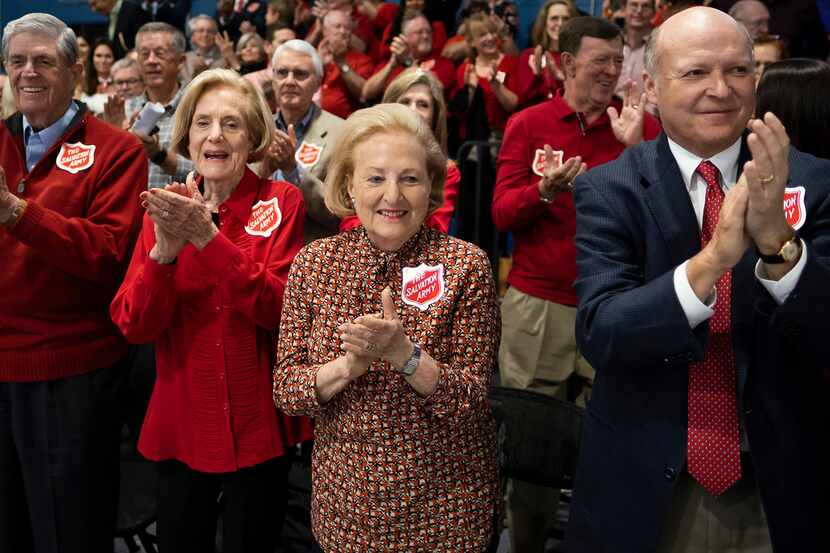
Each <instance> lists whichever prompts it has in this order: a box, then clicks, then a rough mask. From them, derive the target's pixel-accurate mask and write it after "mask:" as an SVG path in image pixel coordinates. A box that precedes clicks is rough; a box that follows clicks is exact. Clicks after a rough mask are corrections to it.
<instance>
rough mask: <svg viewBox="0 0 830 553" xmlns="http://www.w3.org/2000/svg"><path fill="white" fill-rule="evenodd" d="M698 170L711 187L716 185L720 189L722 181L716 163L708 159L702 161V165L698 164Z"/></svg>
mask: <svg viewBox="0 0 830 553" xmlns="http://www.w3.org/2000/svg"><path fill="white" fill-rule="evenodd" d="M697 172H698V174H700V176H701V177H703V180H704V181H705V182H706V184H707V186H708V187H710V188H711V187H713V186H714V187H716V188H718V189H720V183H719V182H718V176H719V175H720V171H718V168H717V166H715V164H714V163H712V162H711V161H708V160H704V161H701V162H700V165H698V166H697Z"/></svg>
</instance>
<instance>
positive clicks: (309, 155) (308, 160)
mask: <svg viewBox="0 0 830 553" xmlns="http://www.w3.org/2000/svg"><path fill="white" fill-rule="evenodd" d="M322 152H323V147H322V146H318V145H316V144H309V143H308V142H303V143H302V144H300V147H299V148H298V149H297V153H296V154H294V159H296V160H297V163H299V164H300V165H302V166H303V167H304V168H306V169H309V168H311V167H313V166H314V164H315V163H317V162H318V161H320V154H321V153H322Z"/></svg>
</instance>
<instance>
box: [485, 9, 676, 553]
mask: <svg viewBox="0 0 830 553" xmlns="http://www.w3.org/2000/svg"><path fill="white" fill-rule="evenodd" d="M559 49H560V51H561V52H562V70H563V73H564V76H565V86H564V91H563V90H560V91H559V92H557V94H556V96H554V97H553V98H552V99H550V100H548V101H546V102H544V103H542V104H538V105H536V106H533V107H530V108H528V109H526V110H524V111H521V112H519V113H518V114H516V115H514V116H513V117H512V118H511V119H510V120H509V122H508V124H507V129H506V131H505V134H504V142H503V143H502V147H501V152H500V155H499V159H498V171H497V177H496V188H495V192H494V195H493V222H494V223H495V224H496V226H497V227H498V228H499V230H501V231H503V232H511V233H513V243H514V250H513V266H512V268H511V270H510V274H509V275H508V277H507V282H508V284H509V285H510V288H509V290H508V291H507V294H506V295H505V297H504V301H503V302H502V335H501V347H500V349H499V370H500V372H501V380H502V384H504V385H505V386H509V387H513V388H523V389H530V390H533V391H536V392H540V393H544V394H547V395H550V396H554V397H558V398H560V399H568V398H569V396H570V397H574V396H576V398H577V402H578V403H584V400H586V399H587V398H588V396H589V394H590V387H591V384H592V382H593V377H594V371H593V369H592V368H591V367H590V365H589V364H588V363H587V362H586V361H585V359H583V358H582V356H581V355H580V354H579V351H577V349H576V339H575V336H574V322H575V317H576V304H577V298H576V292H575V291H574V289H573V281H574V278H575V277H576V250H575V248H574V242H573V240H574V233H575V231H576V223H575V212H574V205H573V199H572V197H571V191H570V186H571V182H572V181H573V179H574V178H575V177H576V176H577V175H578V174H579V173H581V172H583V171H585V170H587V169H590V168H592V167H595V166H597V165H600V164H602V163H605V162H608V161H611V160H613V159H615V158H616V157H617V156H618V155H620V153H622V151H623V150H624V149H625V148H626V147H628V146H632V145H634V144H636V143H638V142H640V141H642V140H643V138H645V139H652V138H654V137H656V136H657V134H658V133H659V130H660V127H659V124H658V123H657V121H656V120H655V119H654V118H653V117H651V116H650V115H648V114H647V113H644V107H645V106H644V104H645V96H644V95H640V94H639V93H638V91H636V90H634V89H632V88H629V89H628V90H627V91H626V98H625V101H624V102H619V101H617V100H614V99H613V96H614V88H615V86H616V85H617V80H618V79H619V76H620V71H621V68H622V63H623V40H622V34H621V32H620V29H619V28H618V27H617V26H616V25H614V24H612V23H609V22H607V21H605V20H603V19H598V18H594V17H577V18H573V19H571V20H570V21H568V22H567V23H565V24H564V25H563V26H562V29H561V31H560V33H559ZM558 500H559V492H558V490H550V489H548V488H543V487H539V486H534V485H531V484H526V483H521V482H515V481H514V482H512V483H511V487H510V490H509V491H508V524H509V525H510V537H511V551H522V552H527V553H541V552H542V551H544V547H545V541H546V536H547V529H548V526H549V525H550V524H551V523H552V522H553V520H554V517H555V514H556V505H557V503H558Z"/></svg>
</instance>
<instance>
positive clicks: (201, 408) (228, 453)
mask: <svg viewBox="0 0 830 553" xmlns="http://www.w3.org/2000/svg"><path fill="white" fill-rule="evenodd" d="M274 199H276V204H271V205H267V204H266V205H265V206H262V204H259V202H268V201H272V200H274ZM258 204H259V205H260V208H259V214H260V217H258V218H257V213H256V212H254V210H253V208H252V206H253V207H254V208H256V207H257V205H258ZM263 208H264V209H263ZM269 210H270V212H269ZM262 211H265V214H264V216H270V217H271V219H270V220H272V221H274V224H272V225H267V221H268V219H267V218H266V219H265V221H266V222H265V223H259V224H257V221H262V219H263V214H262ZM304 218H305V209H304V207H303V196H302V194H301V193H300V191H299V190H298V189H296V188H295V187H294V186H292V185H290V184H288V183H285V182H281V181H270V180H266V179H260V178H258V177H257V176H256V175H255V174H254V173H253V172H251V171H250V170H246V171H245V175H244V176H243V178H242V180H241V181H240V183H239V185H238V186H237V188H236V190H234V192H233V193H232V194H231V196H230V197H229V198H228V199H227V200H225V202H224V203H223V204H222V205H221V206H220V207H219V234H218V235H216V237H215V238H214V239H213V240H211V241H210V242H209V243H208V245H207V246H206V247H205V248H204V249H203V250H202V251H201V252H200V251H198V250H197V249H196V248H195V247H194V246H193V245H191V244H188V245H187V246H185V248H184V249H183V250H182V251H181V252H180V253H179V256H178V259H177V261H176V262H175V263H173V264H171V265H160V264H158V263H156V262H155V261H152V260H151V259H150V258H149V257H148V254H149V252H150V250H151V249H152V248H153V245H154V244H155V234H154V232H153V222H152V220H151V219H150V218H149V216H145V217H144V227H143V229H142V233H141V236H140V237H139V241H138V244H137V245H136V248H135V251H134V253H133V258H132V261H131V263H130V268H129V270H128V272H127V277H126V278H125V280H124V283H123V284H122V286H121V289H120V290H119V291H118V294H117V295H116V297H115V300H114V301H113V302H112V306H111V309H110V312H111V314H112V319H113V321H115V323H116V324H117V325H118V327H119V328H120V329H121V331H122V332H123V333H124V335H125V336H126V337H127V339H128V340H130V341H131V342H134V343H145V342H153V341H154V342H155V344H156V372H157V375H158V376H157V379H156V385H155V388H154V389H153V395H152V397H151V399H150V405H149V407H148V408H147V414H146V416H145V419H144V426H143V428H142V431H141V437H140V439H139V444H138V446H139V450H140V451H141V453H142V454H143V455H144V456H146V457H147V458H149V459H152V460H154V461H160V460H165V459H177V460H179V461H181V462H183V463H185V464H187V465H188V466H190V467H191V468H193V469H195V470H199V471H203V472H230V471H234V470H237V469H239V468H242V467H249V466H253V465H256V464H258V463H262V462H263V461H266V460H268V459H271V458H273V457H277V456H280V455H282V454H283V453H284V452H285V450H286V448H288V447H291V446H292V445H294V444H296V443H298V442H301V441H303V440H306V439H309V438H310V437H311V435H312V432H311V423H310V421H309V420H308V419H298V418H293V417H287V416H285V415H283V414H282V413H280V412H278V411H277V410H276V408H275V407H274V403H273V399H272V395H271V394H272V389H271V369H272V367H273V365H274V351H273V346H274V343H275V334H276V330H277V328H278V325H279V321H280V313H281V311H282V296H283V291H284V290H285V283H286V280H287V278H288V268H289V266H290V265H291V261H292V260H293V258H294V255H296V253H297V252H298V251H299V250H300V248H301V247H302V245H303V220H304ZM255 219H256V221H255ZM274 225H276V226H274ZM251 227H253V229H252V228H251ZM269 229H270V235H268V236H266V235H265V234H268V232H269Z"/></svg>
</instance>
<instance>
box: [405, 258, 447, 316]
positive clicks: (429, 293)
mask: <svg viewBox="0 0 830 553" xmlns="http://www.w3.org/2000/svg"><path fill="white" fill-rule="evenodd" d="M443 297H444V265H443V264H442V263H439V264H438V265H427V264H425V263H421V264H420V265H418V266H417V267H404V268H403V284H402V285H401V299H402V300H403V302H404V303H405V304H407V305H411V306H413V307H417V308H418V309H420V310H421V311H426V310H427V309H428V308H429V306H430V305H432V304H433V303H435V302H437V301H438V300H440V299H441V298H443Z"/></svg>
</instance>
